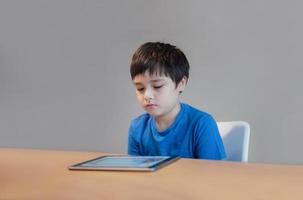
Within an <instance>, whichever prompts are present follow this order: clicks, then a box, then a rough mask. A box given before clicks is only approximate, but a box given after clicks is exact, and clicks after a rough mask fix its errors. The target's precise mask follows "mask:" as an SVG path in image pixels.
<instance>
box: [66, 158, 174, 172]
mask: <svg viewBox="0 0 303 200" xmlns="http://www.w3.org/2000/svg"><path fill="white" fill-rule="evenodd" d="M119 157H121V158H122V157H123V158H125V157H129V158H131V157H152V156H130V155H104V156H99V157H97V158H94V159H90V160H87V161H84V162H81V163H77V164H74V165H71V166H69V167H68V169H69V170H89V171H99V170H101V171H104V170H105V171H156V170H157V169H160V168H162V167H164V166H166V165H168V164H170V163H172V162H174V161H176V160H178V159H179V157H178V156H167V158H165V159H163V160H161V161H159V162H158V163H155V164H153V165H150V166H144V167H127V166H125V167H114V166H110V167H108V166H106V167H105V166H104V167H102V166H98V167H88V166H82V165H83V164H85V163H89V162H92V161H95V160H98V159H104V158H119ZM155 157H159V156H155ZM160 157H161V156H160ZM163 157H166V156H163Z"/></svg>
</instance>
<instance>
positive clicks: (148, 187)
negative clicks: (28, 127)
mask: <svg viewBox="0 0 303 200" xmlns="http://www.w3.org/2000/svg"><path fill="white" fill-rule="evenodd" d="M101 155H104V153H98V152H72V151H47V150H33V149H4V148H2V149H1V148H0V158H1V159H0V199H1V200H6V199H7V200H8V199H9V200H10V199H22V200H23V199H44V200H46V199H60V200H61V199H89V200H91V199H102V200H106V199H111V200H112V199H113V200H114V199H126V200H127V199H132V200H135V199H140V200H141V199H153V200H155V199H157V200H158V199H165V200H169V199H174V200H176V199H186V200H187V199H199V200H201V199H210V200H214V199H233V200H234V199H241V200H242V199H266V200H267V199H275V200H277V199H292V200H293V199H300V200H302V199H303V166H299V165H293V166H290V165H268V164H253V163H236V162H225V161H224V162H223V161H207V160H196V159H180V160H178V161H176V162H174V163H172V164H170V165H168V166H166V167H164V168H161V169H159V170H158V171H156V172H117V171H70V170H68V168H67V167H68V166H70V165H72V164H75V163H78V162H82V161H85V160H88V159H92V158H95V157H98V156H101Z"/></svg>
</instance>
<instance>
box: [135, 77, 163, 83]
mask: <svg viewBox="0 0 303 200" xmlns="http://www.w3.org/2000/svg"><path fill="white" fill-rule="evenodd" d="M161 81H165V79H161V78H159V79H152V80H150V82H153V83H156V82H161ZM134 84H135V85H143V84H142V83H141V82H134Z"/></svg>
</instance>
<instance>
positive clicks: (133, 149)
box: [128, 124, 140, 156]
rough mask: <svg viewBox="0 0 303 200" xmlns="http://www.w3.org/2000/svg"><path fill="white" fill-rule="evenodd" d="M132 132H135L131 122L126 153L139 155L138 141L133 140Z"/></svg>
mask: <svg viewBox="0 0 303 200" xmlns="http://www.w3.org/2000/svg"><path fill="white" fill-rule="evenodd" d="M134 134H135V132H134V129H133V127H132V124H131V125H130V128H129V131H128V154H129V155H133V156H139V155H140V149H139V143H138V142H137V141H136V140H135V138H134Z"/></svg>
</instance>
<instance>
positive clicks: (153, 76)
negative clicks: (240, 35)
mask: <svg viewBox="0 0 303 200" xmlns="http://www.w3.org/2000/svg"><path fill="white" fill-rule="evenodd" d="M188 72H189V63H188V61H187V59H186V57H185V55H184V53H183V52H182V51H181V50H180V49H178V48H177V47H176V46H173V45H170V44H164V43H160V42H155V43H154V42H148V43H145V44H143V45H141V46H140V47H139V48H138V49H137V51H136V52H135V53H134V55H133V58H132V62H131V67H130V73H131V78H132V81H133V83H134V85H135V87H136V94H137V98H138V100H139V103H140V104H141V105H142V107H143V108H144V110H145V111H146V112H147V113H146V114H143V115H141V116H139V117H137V118H136V119H134V120H133V121H132V122H131V125H130V128H129V137H128V154H130V155H140V156H180V157H183V158H200V159H212V160H222V159H225V157H226V155H225V150H224V146H223V143H222V139H221V137H220V135H219V131H218V127H217V124H216V121H215V120H214V119H213V118H212V116H211V115H209V114H208V113H205V112H203V111H199V110H197V109H195V108H193V107H191V106H190V105H188V104H185V103H180V101H179V96H180V95H181V93H182V91H183V90H184V89H185V86H186V84H187V80H188V77H189V73H188Z"/></svg>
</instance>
